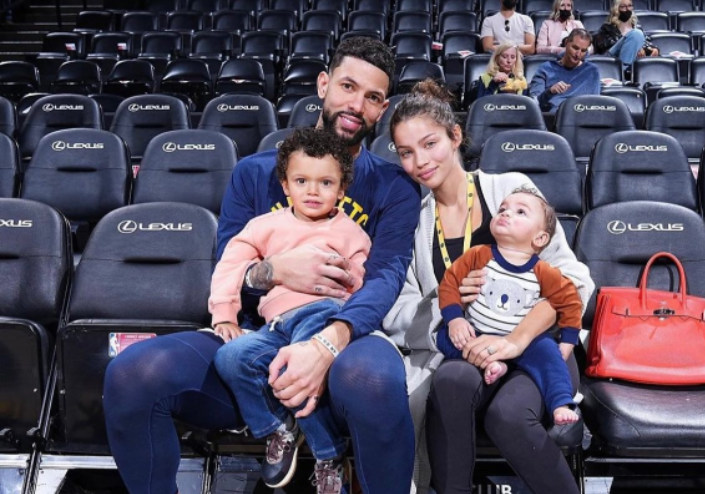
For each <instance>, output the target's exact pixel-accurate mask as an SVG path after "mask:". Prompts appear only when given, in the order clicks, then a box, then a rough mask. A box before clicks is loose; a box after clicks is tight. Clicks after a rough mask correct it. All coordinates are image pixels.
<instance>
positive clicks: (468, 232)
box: [436, 173, 475, 269]
mask: <svg viewBox="0 0 705 494" xmlns="http://www.w3.org/2000/svg"><path fill="white" fill-rule="evenodd" d="M465 176H466V177H467V181H468V196H467V199H468V219H467V222H466V224H465V237H464V240H463V253H465V252H467V251H468V249H469V248H470V241H471V240H472V205H473V202H474V201H473V199H474V197H475V182H474V181H473V178H472V173H466V174H465ZM436 233H437V234H438V247H439V248H440V249H441V257H443V264H445V265H446V269H448V268H449V267H450V265H451V261H450V256H449V255H448V248H447V247H446V239H445V236H444V235H443V226H442V225H441V215H440V214H439V213H438V203H436Z"/></svg>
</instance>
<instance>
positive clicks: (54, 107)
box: [42, 103, 83, 112]
mask: <svg viewBox="0 0 705 494" xmlns="http://www.w3.org/2000/svg"><path fill="white" fill-rule="evenodd" d="M42 110H44V111H45V112H50V111H54V110H83V105H54V104H52V103H47V104H45V105H43V106H42Z"/></svg>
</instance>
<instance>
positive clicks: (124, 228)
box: [118, 220, 137, 233]
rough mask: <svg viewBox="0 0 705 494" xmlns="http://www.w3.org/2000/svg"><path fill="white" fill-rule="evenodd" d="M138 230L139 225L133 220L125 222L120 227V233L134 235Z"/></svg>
mask: <svg viewBox="0 0 705 494" xmlns="http://www.w3.org/2000/svg"><path fill="white" fill-rule="evenodd" d="M136 230H137V223H135V222H134V221H132V220H125V221H123V222H122V223H120V224H119V225H118V231H119V232H120V233H133V232H135V231H136Z"/></svg>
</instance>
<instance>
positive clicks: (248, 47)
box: [241, 31, 288, 101]
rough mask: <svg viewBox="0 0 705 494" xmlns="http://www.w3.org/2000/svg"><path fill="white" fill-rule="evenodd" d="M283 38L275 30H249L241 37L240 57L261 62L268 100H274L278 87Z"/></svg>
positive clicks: (284, 51)
mask: <svg viewBox="0 0 705 494" xmlns="http://www.w3.org/2000/svg"><path fill="white" fill-rule="evenodd" d="M284 40H285V38H284V36H282V35H281V33H278V32H275V31H251V32H248V33H244V34H243V35H242V38H241V43H242V55H241V58H243V59H246V60H257V61H258V62H260V63H261V64H262V70H263V71H264V78H265V81H267V84H266V86H265V96H266V97H267V99H268V100H270V101H273V100H274V98H275V95H276V91H277V89H278V88H279V73H280V70H279V66H280V64H281V61H282V60H283V59H284V57H285V56H286V49H285V46H284V42H285V41H284ZM287 43H288V40H287Z"/></svg>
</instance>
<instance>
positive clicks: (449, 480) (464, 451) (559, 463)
mask: <svg viewBox="0 0 705 494" xmlns="http://www.w3.org/2000/svg"><path fill="white" fill-rule="evenodd" d="M568 369H569V370H570V376H571V381H572V384H573V389H574V390H575V389H577V386H578V379H579V378H578V369H577V365H576V363H575V359H574V358H573V357H571V358H570V360H568ZM476 413H484V423H485V430H486V431H487V434H488V435H489V436H490V438H491V439H492V441H493V442H494V444H495V445H496V446H497V448H498V449H499V451H500V452H501V454H502V456H503V457H504V458H505V459H506V460H507V461H508V462H509V464H510V465H511V467H512V468H513V469H514V471H515V472H516V474H517V475H518V476H519V477H521V478H522V480H523V481H524V482H525V483H526V485H527V486H528V487H529V488H530V489H531V490H532V492H535V493H536V494H554V493H555V494H573V493H575V494H577V493H578V487H577V485H576V482H575V479H574V478H573V475H572V474H571V471H570V468H569V467H568V463H567V462H566V461H565V458H564V457H563V453H562V452H561V450H560V449H559V448H558V446H556V444H555V442H554V441H553V440H552V439H551V438H550V437H549V436H548V433H547V432H546V429H545V428H544V426H543V425H542V422H541V419H542V417H543V415H544V413H545V407H544V404H543V400H542V399H541V394H540V393H539V390H538V388H537V387H536V384H534V382H533V380H532V379H531V378H530V377H529V376H528V375H527V374H525V373H523V372H521V371H517V370H514V371H510V373H509V374H507V376H505V377H504V378H503V379H502V380H500V381H498V382H497V383H495V384H494V385H492V386H487V385H485V384H484V380H483V371H482V370H481V369H478V368H477V367H475V366H474V365H471V364H469V363H468V362H466V361H464V360H448V361H445V362H443V364H441V366H440V367H439V368H438V370H437V371H436V373H435V375H434V378H433V385H432V388H431V394H430V396H429V401H428V416H427V418H426V433H427V441H428V452H429V457H430V460H431V469H432V472H433V486H434V489H435V490H436V492H438V494H457V493H464V494H470V493H471V492H472V485H473V483H472V476H473V470H474V467H475V416H476Z"/></svg>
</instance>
